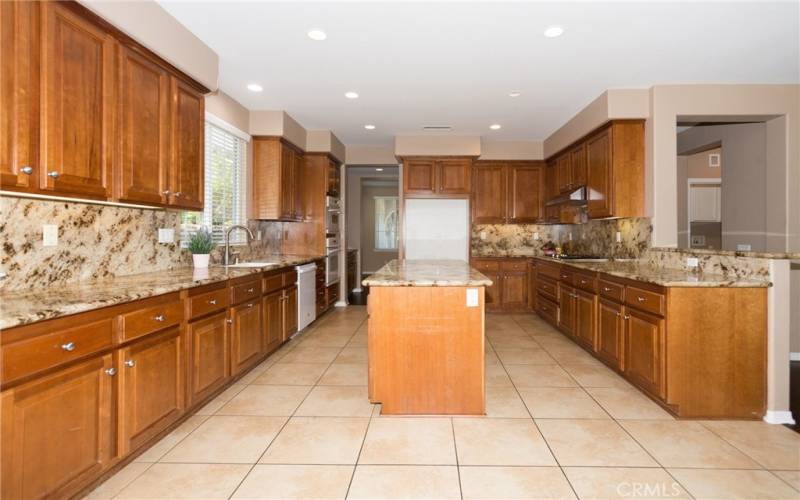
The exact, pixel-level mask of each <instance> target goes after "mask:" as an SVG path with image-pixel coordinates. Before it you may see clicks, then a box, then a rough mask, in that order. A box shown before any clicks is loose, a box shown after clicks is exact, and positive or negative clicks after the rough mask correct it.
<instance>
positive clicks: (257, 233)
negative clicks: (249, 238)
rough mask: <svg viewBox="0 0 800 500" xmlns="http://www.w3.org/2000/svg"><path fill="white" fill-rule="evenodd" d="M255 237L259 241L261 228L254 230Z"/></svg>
mask: <svg viewBox="0 0 800 500" xmlns="http://www.w3.org/2000/svg"><path fill="white" fill-rule="evenodd" d="M256 239H257V240H258V241H261V230H260V229H259V230H258V231H256Z"/></svg>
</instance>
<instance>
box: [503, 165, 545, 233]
mask: <svg viewBox="0 0 800 500" xmlns="http://www.w3.org/2000/svg"><path fill="white" fill-rule="evenodd" d="M543 209H544V167H543V166H541V165H533V166H532V165H514V164H512V165H509V167H508V222H510V223H515V224H521V223H532V222H538V221H540V220H541V219H542V217H543V216H544V213H543Z"/></svg>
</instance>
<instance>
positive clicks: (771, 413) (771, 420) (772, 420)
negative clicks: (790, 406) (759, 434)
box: [764, 410, 795, 424]
mask: <svg viewBox="0 0 800 500" xmlns="http://www.w3.org/2000/svg"><path fill="white" fill-rule="evenodd" d="M764 422H766V423H768V424H794V423H795V422H794V419H793V418H792V412H790V411H783V410H767V414H766V415H764Z"/></svg>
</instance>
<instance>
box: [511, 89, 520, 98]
mask: <svg viewBox="0 0 800 500" xmlns="http://www.w3.org/2000/svg"><path fill="white" fill-rule="evenodd" d="M521 95H522V92H520V91H519V90H512V91H511V92H509V93H508V97H519V96H521Z"/></svg>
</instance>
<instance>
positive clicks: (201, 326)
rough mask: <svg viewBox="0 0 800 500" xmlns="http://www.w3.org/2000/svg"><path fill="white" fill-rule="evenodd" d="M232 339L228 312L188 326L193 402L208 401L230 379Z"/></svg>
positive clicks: (193, 322)
mask: <svg viewBox="0 0 800 500" xmlns="http://www.w3.org/2000/svg"><path fill="white" fill-rule="evenodd" d="M229 337H230V336H229V332H228V317H227V314H226V313H225V312H220V313H217V314H215V315H213V316H209V317H208V318H204V319H199V320H197V321H192V322H190V323H189V325H188V339H189V342H190V343H191V359H190V360H189V363H190V370H191V374H190V387H191V391H190V394H191V400H192V403H195V402H198V401H202V400H203V399H205V398H206V397H207V396H208V395H210V394H211V393H213V392H214V391H215V390H217V389H218V388H219V387H221V386H222V385H224V384H225V382H226V381H227V380H228V377H230V374H231V367H230V361H231V358H230V353H229V352H228V346H229V345H230V343H229Z"/></svg>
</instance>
